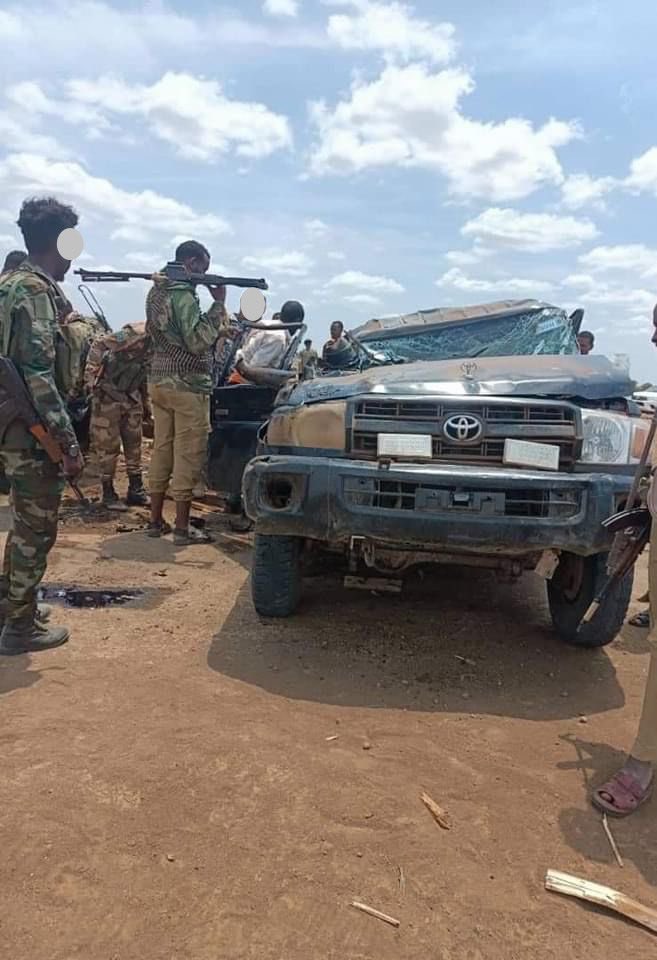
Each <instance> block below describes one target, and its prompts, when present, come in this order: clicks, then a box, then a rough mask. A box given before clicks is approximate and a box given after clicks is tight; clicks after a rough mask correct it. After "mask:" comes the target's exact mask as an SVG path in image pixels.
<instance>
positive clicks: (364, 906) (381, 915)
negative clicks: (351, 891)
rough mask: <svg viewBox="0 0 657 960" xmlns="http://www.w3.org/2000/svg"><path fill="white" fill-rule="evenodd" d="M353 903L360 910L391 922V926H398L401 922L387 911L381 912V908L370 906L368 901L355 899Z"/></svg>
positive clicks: (385, 921)
mask: <svg viewBox="0 0 657 960" xmlns="http://www.w3.org/2000/svg"><path fill="white" fill-rule="evenodd" d="M351 905H352V907H355V908H356V910H360V911H361V913H366V914H367V915H368V916H370V917H375V918H376V919H377V920H383V922H384V923H389V924H390V926H391V927H398V926H399V924H400V921H399V920H395V918H394V917H389V916H388V914H387V913H381V911H380V910H375V909H374V907H368V906H367V904H366V903H359V902H358V900H354V901H353V902H352V904H351Z"/></svg>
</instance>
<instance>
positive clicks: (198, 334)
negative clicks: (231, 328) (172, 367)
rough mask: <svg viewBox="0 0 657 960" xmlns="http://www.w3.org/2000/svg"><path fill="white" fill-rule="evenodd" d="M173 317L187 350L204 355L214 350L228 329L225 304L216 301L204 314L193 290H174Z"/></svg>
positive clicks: (172, 292)
mask: <svg viewBox="0 0 657 960" xmlns="http://www.w3.org/2000/svg"><path fill="white" fill-rule="evenodd" d="M171 302H172V307H173V316H174V320H175V323H176V327H177V328H178V332H179V334H180V336H181V337H182V340H183V342H184V344H185V347H186V349H187V350H189V352H190V353H195V354H204V353H207V352H208V350H210V349H212V347H213V345H214V343H215V341H216V340H217V337H219V336H220V335H221V334H222V333H223V332H224V330H227V329H228V314H227V313H226V308H225V307H224V305H223V303H219V302H217V301H215V303H213V304H212V306H211V307H210V309H209V310H208V312H207V313H203V312H202V310H201V307H200V305H199V302H198V299H197V298H196V295H195V293H194V291H193V290H192V289H189V290H183V289H178V290H172V291H171Z"/></svg>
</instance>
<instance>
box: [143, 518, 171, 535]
mask: <svg viewBox="0 0 657 960" xmlns="http://www.w3.org/2000/svg"><path fill="white" fill-rule="evenodd" d="M168 533H171V524H170V523H167V522H166V520H163V521H162V523H149V524H148V526H147V527H146V536H147V537H153V538H155V537H166V535H167V534H168Z"/></svg>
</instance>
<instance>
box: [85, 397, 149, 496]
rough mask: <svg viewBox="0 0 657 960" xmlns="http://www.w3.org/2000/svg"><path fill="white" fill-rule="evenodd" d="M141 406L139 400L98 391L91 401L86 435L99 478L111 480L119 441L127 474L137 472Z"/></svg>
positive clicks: (141, 419) (141, 417)
mask: <svg viewBox="0 0 657 960" xmlns="http://www.w3.org/2000/svg"><path fill="white" fill-rule="evenodd" d="M143 418H144V409H143V406H142V403H141V400H135V399H133V398H131V397H127V396H126V397H125V398H124V399H122V400H115V399H113V398H112V397H108V396H107V394H104V393H100V394H97V395H96V396H94V398H93V400H92V401H91V423H90V426H89V437H90V443H91V448H92V450H93V451H94V454H95V456H96V461H97V463H98V472H99V474H100V479H101V481H108V480H113V479H114V475H115V474H116V465H117V463H118V461H119V454H120V452H121V444H123V455H124V457H125V466H126V470H127V473H128V476H134V475H135V474H137V473H141V441H142V422H143Z"/></svg>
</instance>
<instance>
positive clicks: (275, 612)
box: [251, 533, 303, 617]
mask: <svg viewBox="0 0 657 960" xmlns="http://www.w3.org/2000/svg"><path fill="white" fill-rule="evenodd" d="M302 544H303V540H302V539H301V538H300V537H277V536H271V537H269V536H265V535H264V534H262V533H256V535H255V542H254V545H253V566H252V569H251V596H252V598H253V606H254V607H255V608H256V611H257V612H258V613H259V614H260V616H261V617H289V616H291V615H292V614H293V613H294V611H295V610H296V609H297V607H298V606H299V601H300V600H301V583H302V576H301V547H302Z"/></svg>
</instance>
